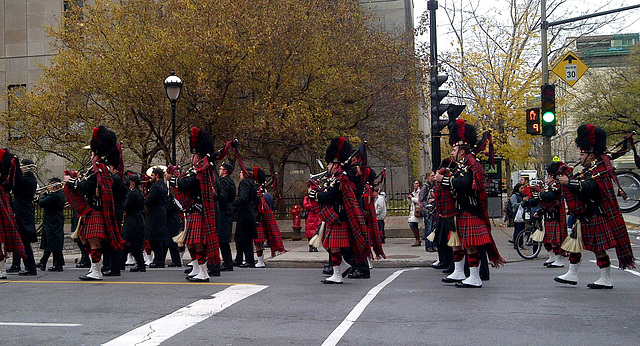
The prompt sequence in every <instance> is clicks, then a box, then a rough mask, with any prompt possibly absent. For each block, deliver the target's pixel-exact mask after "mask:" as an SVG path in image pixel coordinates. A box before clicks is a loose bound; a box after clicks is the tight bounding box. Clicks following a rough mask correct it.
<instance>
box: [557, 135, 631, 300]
mask: <svg viewBox="0 0 640 346" xmlns="http://www.w3.org/2000/svg"><path fill="white" fill-rule="evenodd" d="M575 142H576V146H577V147H578V148H579V149H580V164H581V165H582V166H583V167H585V168H584V169H583V170H582V172H580V173H578V174H576V175H575V176H573V177H569V176H567V175H560V176H559V177H558V181H559V182H560V184H561V185H562V190H563V192H564V194H565V197H566V200H567V206H568V207H569V211H570V212H571V214H573V215H575V216H576V217H577V219H578V222H579V226H577V227H581V231H582V240H583V242H584V248H585V249H586V250H589V251H593V253H595V255H596V258H597V265H598V267H599V268H600V278H599V279H598V280H596V281H595V282H593V283H590V284H588V285H587V287H589V288H594V289H602V288H607V289H611V288H613V282H612V281H611V276H610V270H611V261H610V259H609V255H607V252H606V250H607V249H611V248H615V249H616V255H617V257H618V267H619V268H620V269H623V270H624V269H627V268H635V263H634V262H635V259H634V257H633V251H632V249H631V243H630V241H629V235H628V233H627V227H626V226H625V223H624V219H623V218H622V214H621V213H620V207H619V205H618V200H617V199H616V194H615V191H614V188H613V182H616V183H617V177H616V173H615V169H614V168H613V166H612V164H611V159H610V158H609V156H608V155H606V154H605V152H606V150H607V134H606V132H605V131H604V130H603V129H602V128H600V127H596V126H594V125H592V124H588V125H581V126H580V127H578V130H577V136H576V140H575ZM580 259H581V253H571V254H570V257H569V271H568V272H567V273H565V274H564V275H560V276H558V277H556V278H554V280H555V281H556V282H559V283H564V284H570V285H576V284H577V283H578V266H579V265H580Z"/></svg>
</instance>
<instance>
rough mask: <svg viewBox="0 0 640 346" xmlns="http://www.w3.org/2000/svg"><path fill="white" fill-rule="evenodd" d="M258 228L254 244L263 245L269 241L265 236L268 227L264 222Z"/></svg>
mask: <svg viewBox="0 0 640 346" xmlns="http://www.w3.org/2000/svg"><path fill="white" fill-rule="evenodd" d="M256 228H257V230H258V236H257V237H256V238H255V239H254V240H253V243H254V244H256V243H257V244H262V243H264V242H265V241H266V240H267V237H266V236H265V228H267V227H266V226H265V224H264V221H260V222H258V224H257V227H256ZM269 245H271V244H269Z"/></svg>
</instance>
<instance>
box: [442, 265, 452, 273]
mask: <svg viewBox="0 0 640 346" xmlns="http://www.w3.org/2000/svg"><path fill="white" fill-rule="evenodd" d="M442 273H443V274H451V273H453V266H450V267H449V268H447V269H445V270H443V271H442Z"/></svg>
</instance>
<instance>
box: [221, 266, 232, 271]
mask: <svg viewBox="0 0 640 346" xmlns="http://www.w3.org/2000/svg"><path fill="white" fill-rule="evenodd" d="M220 271H221V272H232V271H233V265H230V266H228V265H226V264H223V265H221V266H220Z"/></svg>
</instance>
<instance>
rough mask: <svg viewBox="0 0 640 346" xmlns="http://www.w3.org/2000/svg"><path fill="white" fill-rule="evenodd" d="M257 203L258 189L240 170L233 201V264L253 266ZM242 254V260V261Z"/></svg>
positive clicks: (256, 232)
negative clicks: (234, 225) (234, 255)
mask: <svg viewBox="0 0 640 346" xmlns="http://www.w3.org/2000/svg"><path fill="white" fill-rule="evenodd" d="M257 203H258V189H257V187H256V184H255V183H254V182H253V179H251V177H248V176H245V174H244V173H243V172H242V170H240V184H239V185H238V195H237V197H236V200H235V201H234V202H233V206H234V208H235V209H236V221H237V222H236V234H235V241H236V259H235V261H234V265H236V266H239V267H245V268H246V267H254V266H255V260H254V258H253V239H255V238H256V237H257V236H258V230H257V227H256V204H257ZM243 255H244V260H245V261H246V262H245V263H243V261H242V260H243Z"/></svg>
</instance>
